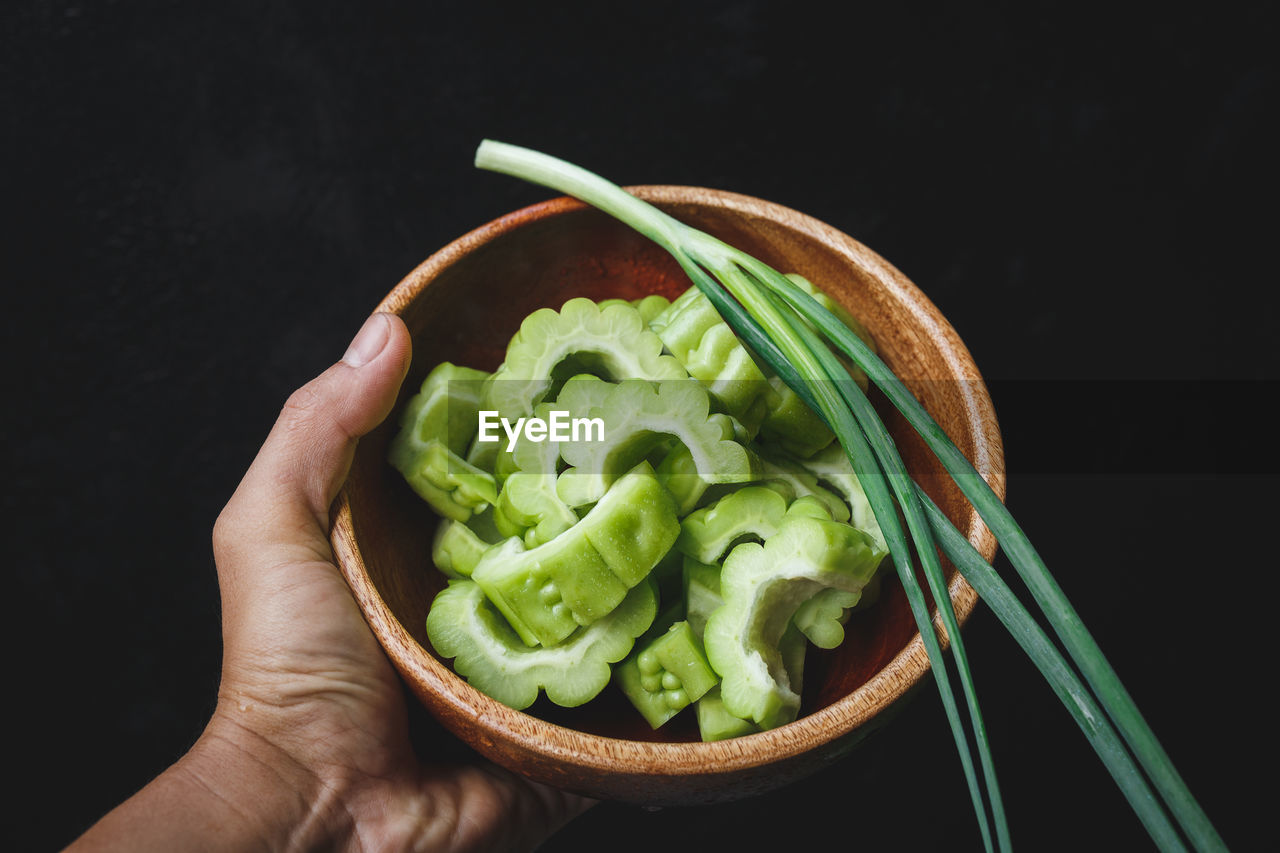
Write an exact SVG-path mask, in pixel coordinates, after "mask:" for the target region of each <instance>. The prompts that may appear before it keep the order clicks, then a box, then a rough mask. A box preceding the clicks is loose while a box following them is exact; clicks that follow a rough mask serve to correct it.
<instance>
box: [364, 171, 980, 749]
mask: <svg viewBox="0 0 1280 853" xmlns="http://www.w3.org/2000/svg"><path fill="white" fill-rule="evenodd" d="M644 189H645V190H646V191H647V192H648V193H649V195H650V198H651V200H653V201H654V202H655V203H657V204H658V205H659V206H660V207H663V208H664V209H666V210H667V211H668V212H670V213H672V214H673V215H675V216H676V217H677V218H678V219H681V220H682V221H685V222H688V223H690V224H693V225H695V226H697V227H699V228H702V229H703V230H706V231H709V232H710V233H712V234H715V235H716V236H718V237H720V238H721V239H724V240H726V241H727V242H729V243H731V244H733V245H736V246H738V247H740V248H742V249H744V250H746V251H748V252H750V253H752V254H754V255H756V256H757V257H759V258H761V259H762V260H764V261H765V262H767V263H770V264H771V265H773V266H774V267H775V268H777V269H780V270H782V271H784V272H792V271H794V272H799V273H801V274H802V275H805V276H807V277H808V278H810V279H811V280H812V281H814V282H815V283H817V284H818V285H819V286H821V287H822V288H823V289H824V290H826V291H827V292H829V293H830V294H831V295H832V296H834V297H835V298H837V299H838V300H840V301H841V302H842V303H843V304H844V305H845V306H846V307H848V308H849V309H850V310H851V311H852V312H853V313H854V315H855V316H857V317H859V318H860V319H861V320H862V321H863V322H864V324H866V325H867V327H868V328H869V329H871V331H872V333H873V335H874V336H875V337H876V340H877V344H878V346H879V349H880V352H881V356H882V357H883V358H884V360H885V361H886V362H887V363H888V364H889V366H890V367H891V368H893V369H894V370H895V372H896V373H898V375H899V376H900V377H901V378H903V379H904V380H907V381H908V383H909V384H911V383H912V382H913V380H930V381H919V382H917V383H915V384H914V385H913V390H914V391H915V392H916V393H917V396H918V397H920V399H921V400H922V402H924V403H925V405H926V407H928V408H929V409H930V411H931V412H932V413H933V414H934V416H935V418H937V419H938V420H939V421H940V422H941V423H942V425H943V426H944V428H946V429H947V431H948V432H949V434H950V435H951V436H952V439H953V440H954V441H955V442H956V443H957V445H958V446H959V447H960V448H961V450H963V451H964V452H966V454H967V455H969V456H970V458H971V459H975V457H976V459H975V461H977V462H978V463H979V469H980V470H983V468H984V465H986V467H988V468H992V470H993V471H994V472H995V473H996V474H998V476H997V477H996V478H995V479H997V480H999V483H998V486H999V489H1002V487H1003V474H1002V471H1000V469H999V463H1000V461H1001V455H1000V448H999V437H998V433H995V435H994V436H992V435H990V434H988V435H982V434H981V433H982V431H983V429H984V424H983V423H982V422H981V419H979V418H975V417H974V414H973V411H972V405H971V404H972V400H971V399H969V398H970V396H971V395H972V394H974V393H975V391H977V392H980V393H981V395H982V397H983V398H984V399H985V392H982V390H981V388H980V384H981V383H980V380H979V379H978V377H977V374H976V371H973V372H972V377H967V376H965V378H966V381H960V382H957V381H954V380H955V378H956V376H957V375H961V376H964V375H965V372H967V371H969V365H968V362H967V359H968V356H967V353H965V352H964V350H963V346H962V345H961V344H960V343H959V341H958V339H956V338H954V332H953V331H952V330H950V327H945V328H935V327H934V326H936V323H937V322H940V321H941V318H940V317H935V316H934V315H935V314H936V309H933V308H932V306H931V305H928V304H927V301H925V306H924V307H925V309H927V310H924V311H923V313H922V314H920V315H919V316H917V317H914V318H912V317H911V316H905V315H904V306H903V305H902V304H901V303H902V301H903V298H904V296H903V293H902V292H895V289H894V288H895V287H901V288H905V289H906V295H907V296H910V297H911V298H912V299H914V298H915V296H917V295H918V292H916V291H915V290H914V288H912V287H911V286H910V284H909V283H907V282H906V281H905V279H901V277H900V275H899V274H897V273H896V271H894V270H892V268H891V267H888V265H887V264H884V267H885V269H880V268H878V267H877V266H876V265H877V264H883V261H882V260H881V259H879V258H878V257H877V256H875V255H874V253H871V252H869V251H867V250H865V249H862V248H861V247H859V248H860V250H861V251H863V252H865V257H864V258H863V260H862V266H861V267H856V266H855V267H851V266H850V258H849V256H848V251H847V247H840V246H835V247H833V246H832V245H829V244H828V243H827V242H826V241H824V240H815V239H814V238H813V236H812V234H807V233H803V229H802V230H797V228H796V225H795V223H794V222H786V221H784V222H779V221H775V219H773V218H770V217H767V216H760V215H759V214H758V211H756V212H755V214H754V215H753V212H752V210H751V209H750V208H751V205H749V204H748V205H747V206H746V208H747V209H733V206H732V205H729V206H728V207H726V206H725V194H715V193H711V194H710V195H709V197H708V198H707V199H698V198H693V199H689V198H687V196H688V194H689V188H644ZM673 196H678V197H679V198H680V199H681V200H678V201H675V200H672V199H673ZM733 198H735V197H732V196H730V197H729V200H730V201H732V200H733ZM751 201H754V200H751ZM811 222H812V221H810V223H811ZM839 236H843V235H839ZM845 239H847V238H845ZM440 254H441V257H433V259H432V260H430V261H428V262H427V263H425V264H424V265H423V266H422V267H420V268H419V269H418V270H415V271H414V273H412V274H411V275H410V276H409V277H407V278H406V280H405V282H404V283H402V285H401V286H400V287H399V288H397V289H396V290H395V291H393V293H392V294H391V295H390V296H389V297H388V298H387V300H386V301H385V302H384V304H383V305H382V306H381V310H392V311H396V312H398V313H400V314H401V315H402V317H403V318H404V321H405V323H406V325H407V326H408V328H409V331H410V333H411V334H412V336H413V340H414V357H413V366H412V368H411V371H410V373H409V376H408V379H407V380H406V382H405V385H404V388H403V390H402V392H401V399H400V400H399V401H398V404H397V411H398V410H399V407H400V405H402V404H403V402H404V400H405V399H406V398H407V397H408V396H409V395H410V394H412V393H414V392H415V391H416V390H417V388H418V386H419V385H420V384H421V382H422V380H423V378H424V377H425V375H426V374H427V372H428V371H429V370H430V369H431V368H432V367H433V366H434V365H436V364H437V363H439V362H441V361H452V362H454V363H455V364H461V365H466V366H470V367H476V368H481V369H484V370H493V369H494V368H496V367H497V366H498V365H499V364H500V363H501V361H502V358H503V355H504V353H505V349H506V344H507V341H508V340H509V339H510V337H511V335H512V334H513V333H514V332H515V331H516V330H517V329H518V328H519V325H520V322H521V320H522V319H523V318H524V317H525V316H526V315H527V314H529V313H530V312H531V311H533V310H534V309H536V308H540V307H552V308H559V306H560V305H561V304H562V303H563V302H564V301H565V300H566V299H568V298H570V297H572V296H587V297H590V298H593V299H603V298H607V297H622V298H628V299H630V298H635V297H638V296H643V295H645V294H650V293H659V294H662V295H665V296H667V297H669V298H674V297H675V296H677V295H678V294H680V293H681V292H683V291H684V290H685V289H686V288H687V287H689V281H688V279H687V277H686V276H685V275H684V273H683V272H682V271H681V270H680V269H679V267H678V266H677V265H676V263H675V262H674V260H672V258H671V257H670V256H669V255H667V254H666V253H665V252H664V251H663V250H661V249H660V248H658V247H657V246H656V245H655V244H653V243H652V242H650V241H649V240H648V239H647V238H645V237H642V236H641V235H639V234H637V233H636V232H634V231H632V230H630V229H629V228H627V227H626V226H624V225H621V224H620V223H618V222H616V221H614V220H612V219H610V218H608V217H606V216H605V215H603V214H601V213H599V212H597V211H595V210H591V209H587V208H584V207H582V206H581V205H580V204H578V203H576V202H572V201H569V200H564V199H561V200H557V201H554V202H548V203H547V204H544V205H541V206H538V207H536V208H533V209H526V210H525V211H518V212H517V213H514V214H511V215H510V216H508V217H505V218H504V219H501V220H497V221H496V222H494V223H491V224H490V225H489V226H486V228H484V229H480V230H478V231H477V232H473V233H472V234H470V235H468V236H467V237H466V238H463V240H462V241H459V243H457V244H454V245H453V246H451V247H450V248H449V250H446V251H445V252H442V253H440ZM886 276H889V277H890V278H892V276H898V279H901V280H900V281H897V280H895V281H891V282H890V283H891V284H892V285H894V286H892V287H889V288H888V289H886ZM426 282H429V286H426V287H422V286H421V285H422V284H424V283H426ZM919 298H920V299H921V300H923V297H919ZM911 308H912V306H907V310H908V314H909V310H910V309H911ZM930 312H933V313H930ZM942 325H943V326H945V322H943V323H942ZM940 333H943V334H941V335H940ZM955 348H958V350H956V351H951V350H954V349H955ZM962 362H963V363H962ZM948 371H952V372H948ZM957 372H958V373H957ZM939 378H944V379H946V380H948V381H936V380H938V379H939ZM969 378H971V379H972V381H973V382H974V383H976V384H977V387H976V388H975V387H968V386H969V384H970V383H969V382H968V381H967V380H968V379H969ZM873 400H875V401H876V403H877V407H878V408H879V410H880V411H881V413H882V416H884V417H885V419H886V421H887V423H888V424H889V426H890V430H891V432H892V434H893V436H894V438H895V440H896V441H897V443H898V446H899V448H900V449H901V451H902V454H903V457H904V459H905V460H906V462H907V465H908V467H909V469H910V470H911V471H912V472H913V474H914V475H915V476H916V478H917V480H918V481H920V482H921V483H922V485H924V486H925V488H926V489H927V490H928V491H929V492H930V494H931V496H932V497H933V498H934V500H935V501H936V502H937V503H938V504H939V506H941V507H942V508H943V510H944V511H946V512H947V513H948V515H950V517H951V518H952V519H953V520H954V521H955V522H956V523H957V525H958V526H959V528H960V529H961V530H962V531H964V532H966V533H968V534H971V537H972V536H973V535H975V534H974V531H975V530H976V528H975V527H974V521H973V519H972V518H971V511H970V510H969V508H968V506H967V504H966V503H965V502H964V500H963V497H962V496H961V495H960V494H959V491H958V489H957V488H956V487H955V486H954V484H952V483H951V482H950V480H949V479H947V478H945V477H943V476H939V473H938V468H937V464H936V462H935V461H934V460H933V459H932V457H931V455H930V454H929V453H928V451H927V449H925V448H924V446H923V444H922V442H921V441H920V439H919V438H918V437H917V436H916V435H915V433H914V431H912V430H911V429H910V428H909V427H908V426H906V424H905V423H904V422H903V421H902V419H901V418H900V417H898V416H897V415H896V413H895V412H893V411H891V407H889V406H887V405H885V404H884V401H883V400H881V399H878V398H877V397H876V396H875V395H873ZM395 428H396V424H395V422H394V416H393V418H392V419H390V420H389V421H388V422H387V423H386V424H384V425H383V426H381V427H380V428H379V429H377V430H376V431H374V432H373V433H372V434H371V435H369V436H367V437H366V438H364V439H363V440H362V441H361V442H360V445H359V449H358V452H357V454H356V458H355V461H354V465H353V468H352V473H351V476H350V479H349V481H348V484H347V487H346V488H347V499H348V504H349V506H350V511H351V525H352V528H353V534H354V539H355V540H356V541H357V542H358V543H359V549H360V552H361V555H362V557H363V560H364V564H365V569H366V571H367V572H368V576H369V578H370V580H371V581H372V583H373V585H374V587H375V588H376V590H377V591H378V593H379V595H380V596H381V598H382V599H383V601H385V602H386V603H387V605H388V607H389V608H390V610H391V612H392V614H394V616H395V618H396V619H397V620H398V621H399V622H400V623H401V624H402V625H403V626H404V628H405V629H406V630H407V631H408V633H409V634H410V635H411V636H412V637H413V638H414V639H415V640H416V641H417V642H418V643H419V644H420V645H421V646H422V648H423V649H425V650H426V651H427V652H430V651H431V646H430V643H429V642H428V641H427V638H426V631H425V626H424V623H425V619H426V615H427V610H428V607H429V605H430V603H431V600H432V598H433V596H434V595H435V593H436V592H437V591H438V590H439V589H440V588H441V586H442V585H443V578H442V576H441V575H440V574H439V573H438V572H436V571H435V569H434V567H433V566H432V565H431V561H430V544H431V537H432V533H433V531H434V528H435V525H436V523H437V519H436V517H435V516H434V514H433V513H432V511H431V510H430V509H429V508H428V507H427V505H426V504H425V503H423V502H422V501H421V500H420V499H419V498H418V497H417V496H416V495H414V494H413V492H412V491H411V490H410V489H409V488H408V487H407V486H406V485H405V484H404V482H403V481H402V480H401V479H400V476H399V475H398V474H397V473H396V472H395V471H394V470H393V469H391V467H390V466H389V465H387V464H386V461H385V458H386V456H385V454H386V449H387V443H388V441H389V440H390V437H391V435H392V434H393V432H394V430H395ZM986 428H987V431H988V432H989V433H990V432H992V431H994V421H992V422H991V423H990V424H988V425H986ZM993 441H994V443H993ZM984 473H989V472H988V471H984ZM988 478H989V479H992V477H991V476H989V477H988ZM999 489H998V490H999ZM959 586H960V587H963V588H964V589H965V590H967V587H965V586H964V585H963V582H959ZM952 595H953V599H957V594H956V591H955V589H954V585H953V593H952ZM972 603H973V599H972V596H971V591H970V592H969V595H968V596H964V595H961V596H959V598H958V599H957V610H958V612H959V613H960V615H961V617H962V618H963V617H964V616H966V615H967V614H968V611H969V610H970V609H971V607H972ZM915 633H916V627H915V624H914V621H913V620H912V617H911V614H910V612H909V610H908V608H907V604H906V601H905V597H904V595H903V593H902V590H901V587H900V586H899V585H898V583H897V582H896V580H893V581H890V582H887V583H886V584H885V585H884V591H883V594H882V596H881V599H880V601H879V602H878V603H877V604H876V605H875V606H873V607H871V608H869V609H867V610H865V611H863V612H860V613H859V614H858V615H857V616H856V618H854V619H852V620H851V621H850V623H849V625H848V627H847V635H846V640H845V642H844V643H843V644H842V645H841V646H840V647H839V648H838V649H835V650H833V651H830V652H823V651H819V650H816V649H812V650H811V651H810V653H809V656H808V658H807V660H806V668H805V689H804V707H803V713H805V714H809V713H812V712H814V711H816V710H818V709H820V708H824V707H827V706H828V705H830V704H831V703H833V702H836V701H837V700H840V699H841V698H842V697H846V696H848V695H849V694H850V693H852V692H853V691H854V690H856V689H857V688H858V687H860V686H861V685H863V684H865V683H866V682H867V681H868V679H870V678H871V677H872V676H873V675H874V674H875V673H877V672H878V671H880V670H881V669H883V668H884V667H885V666H887V665H888V664H889V663H890V661H891V660H893V659H894V657H895V656H897V655H899V654H900V653H901V652H902V650H903V649H904V647H906V646H907V644H908V643H909V642H910V641H911V639H912V637H913V636H914V635H915ZM527 713H529V714H532V715H534V716H538V717H541V718H543V719H546V720H550V721H553V722H555V723H558V724H561V725H563V726H566V727H568V728H572V729H576V730H578V731H584V732H589V733H594V734H600V735H605V736H609V737H617V738H625V739H633V740H650V741H652V740H662V741H685V740H697V739H698V737H697V730H696V725H695V723H694V721H693V719H692V716H691V715H688V714H685V715H681V717H680V718H678V719H677V720H676V721H673V723H671V724H668V725H667V726H664V727H663V728H662V729H660V730H659V731H657V732H654V731H652V730H650V729H649V727H648V725H647V724H645V723H644V721H643V720H642V719H641V718H640V717H639V715H638V714H636V713H635V711H634V710H633V709H631V708H630V707H629V705H627V703H626V701H625V700H624V699H623V698H622V697H621V696H620V694H619V693H618V691H616V690H613V689H607V690H606V691H605V692H604V693H603V694H602V695H601V697H599V698H597V699H596V700H593V701H592V702H590V703H588V704H587V705H585V706H583V707H581V708H575V709H564V708H559V707H557V706H555V705H552V704H550V703H549V702H547V701H546V700H545V699H541V700H539V702H538V703H537V704H536V705H534V706H533V707H532V708H530V709H528V710H527Z"/></svg>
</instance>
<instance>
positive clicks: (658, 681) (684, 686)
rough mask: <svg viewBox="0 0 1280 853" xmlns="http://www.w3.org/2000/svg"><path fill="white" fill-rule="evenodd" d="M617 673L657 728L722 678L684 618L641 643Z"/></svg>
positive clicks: (630, 696) (629, 695)
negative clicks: (662, 632)
mask: <svg viewBox="0 0 1280 853" xmlns="http://www.w3.org/2000/svg"><path fill="white" fill-rule="evenodd" d="M614 677H615V678H616V679H617V681H618V685H619V687H621V688H622V692H623V694H624V695H626V697H627V698H628V699H629V700H630V701H631V704H632V705H634V706H635V707H636V710H638V711H639V712H640V713H641V714H642V715H643V716H644V718H645V719H646V720H648V721H649V725H650V726H652V727H653V728H655V729H656V728H658V727H659V726H661V725H662V724H663V723H665V722H667V720H670V719H671V718H672V717H674V716H675V715H676V714H678V713H680V712H681V711H682V710H684V709H685V708H687V707H689V705H690V704H692V703H693V702H695V701H697V700H698V699H700V698H702V697H703V696H704V695H705V694H706V692H707V691H708V690H710V689H711V688H712V687H714V686H715V685H716V683H717V682H718V681H719V678H718V677H717V676H716V674H715V672H714V671H713V670H712V669H711V665H710V664H709V663H707V657H706V655H705V654H704V653H703V651H702V643H701V641H699V639H698V638H697V637H696V636H695V635H694V633H693V631H692V630H691V629H690V628H689V623H688V622H684V621H680V622H676V623H675V624H674V625H672V626H671V627H670V628H669V629H668V630H667V631H666V632H665V633H664V634H662V635H661V636H659V637H657V638H655V639H654V640H652V641H651V642H649V643H647V644H645V645H643V646H639V647H637V648H636V650H635V652H633V653H632V655H631V656H630V657H628V658H627V659H626V660H625V661H623V662H622V663H621V664H620V665H619V666H618V667H617V669H616V671H615V674H614Z"/></svg>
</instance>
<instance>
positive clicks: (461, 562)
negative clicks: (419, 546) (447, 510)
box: [431, 518, 493, 578]
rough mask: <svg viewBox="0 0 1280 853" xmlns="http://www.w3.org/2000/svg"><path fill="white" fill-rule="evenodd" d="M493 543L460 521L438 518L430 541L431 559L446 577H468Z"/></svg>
mask: <svg viewBox="0 0 1280 853" xmlns="http://www.w3.org/2000/svg"><path fill="white" fill-rule="evenodd" d="M492 544H493V543H490V542H486V541H484V540H483V539H482V538H480V536H479V535H478V534H477V533H476V532H475V531H474V530H472V529H471V528H470V527H468V526H467V525H466V524H465V523H463V522H461V521H456V520H454V519H452V518H444V519H441V520H440V524H439V526H438V527H436V534H435V537H434V538H433V539H432V542H431V561H432V562H433V563H435V565H436V568H437V569H439V570H440V571H441V572H443V573H444V575H445V577H448V578H465V577H470V576H471V573H472V572H473V571H474V570H475V567H476V565H477V564H478V563H479V562H480V558H481V557H482V556H484V552H485V551H487V550H489V548H490V547H492Z"/></svg>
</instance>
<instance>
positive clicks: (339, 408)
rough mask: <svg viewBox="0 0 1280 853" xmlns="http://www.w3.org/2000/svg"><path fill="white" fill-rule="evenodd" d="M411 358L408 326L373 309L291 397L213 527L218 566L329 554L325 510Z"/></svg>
mask: <svg viewBox="0 0 1280 853" xmlns="http://www.w3.org/2000/svg"><path fill="white" fill-rule="evenodd" d="M409 357H410V341H409V333H408V330H407V329H405V326H404V322H403V321H402V320H401V319H400V318H399V317H397V316H395V315H392V314H374V315H372V316H371V317H369V319H368V320H366V321H365V323H364V325H363V326H362V327H361V329H360V331H359V332H358V333H357V334H356V336H355V339H354V340H352V342H351V346H350V347H348V349H347V352H346V354H345V355H344V356H343V357H342V360H341V361H339V362H338V363H337V364H335V365H333V366H332V367H330V368H329V369H328V370H326V371H325V372H324V373H322V374H321V375H320V376H318V377H316V378H315V379H313V380H312V381H311V382H309V383H307V384H306V385H304V386H303V387H302V388H299V389H298V390H297V391H295V392H294V393H293V394H292V395H291V396H290V397H289V400H288V401H287V402H286V403H285V405H284V409H283V410H282V411H281V413H280V417H279V419H278V420H277V421H276V424H275V426H274V428H272V430H271V433H270V435H268V436H267V440H266V442H265V443H264V444H263V445H262V449H261V450H260V451H259V452H258V455H257V457H256V458H255V459H254V461H253V464H252V465H251V466H250V467H249V471H248V473H246V474H245V477H244V479H243V480H242V481H241V483H240V485H239V487H238V488H237V489H236V492H235V494H234V495H232V497H231V500H230V501H229V502H228V504H227V506H226V508H225V509H224V510H223V512H222V514H221V515H220V516H219V518H218V522H217V524H216V525H215V527H214V551H215V554H216V555H217V557H218V565H219V568H220V570H221V569H223V568H224V567H228V566H231V567H233V566H237V565H244V564H245V563H246V562H248V563H255V564H257V565H259V566H262V565H278V564H281V563H285V562H297V561H303V560H323V561H328V560H330V559H331V554H330V551H329V543H328V530H329V506H330V504H332V503H333V500H334V498H335V497H337V494H338V490H339V489H340V488H341V487H342V483H343V481H344V480H345V479H346V476H347V471H348V469H349V468H350V466H351V459H352V456H353V454H354V453H355V447H356V441H357V440H358V439H359V438H360V436H362V435H364V434H365V433H367V432H369V431H370V430H372V429H373V428H374V427H375V426H377V425H378V424H379V423H381V422H382V421H383V420H384V419H385V418H386V417H387V415H388V414H389V413H390V412H391V408H392V406H393V405H394V404H395V400H396V394H397V392H398V391H399V388H400V384H401V382H403V381H404V376H405V373H406V372H407V371H408V367H409Z"/></svg>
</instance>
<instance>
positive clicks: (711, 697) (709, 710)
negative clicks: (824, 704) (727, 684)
mask: <svg viewBox="0 0 1280 853" xmlns="http://www.w3.org/2000/svg"><path fill="white" fill-rule="evenodd" d="M807 650H808V643H807V642H806V641H805V637H804V634H802V633H801V632H800V631H799V630H798V629H797V628H796V626H795V624H791V625H788V626H787V629H786V630H785V631H783V632H782V639H781V640H780V641H779V642H778V654H779V655H780V656H781V658H782V665H783V667H784V668H785V669H786V671H787V679H788V681H789V682H790V684H791V688H792V689H793V690H794V691H795V692H796V693H799V692H800V691H801V689H802V687H803V682H804V657H805V652H806V651H807ZM695 707H696V708H697V715H698V732H699V734H700V735H701V736H702V739H703V740H704V741H714V740H725V739H726V738H731V737H741V736H742V735H748V734H752V733H753V732H759V731H763V729H762V728H761V727H760V726H758V725H756V724H755V723H753V722H752V721H751V720H744V719H743V718H742V717H738V716H735V715H733V714H732V713H730V711H729V709H728V708H726V707H725V704H724V698H723V697H722V696H721V695H720V685H718V684H717V685H716V686H715V687H713V688H711V690H709V691H707V695H705V696H703V697H702V698H701V699H699V700H698V701H697V703H696V706H695Z"/></svg>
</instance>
